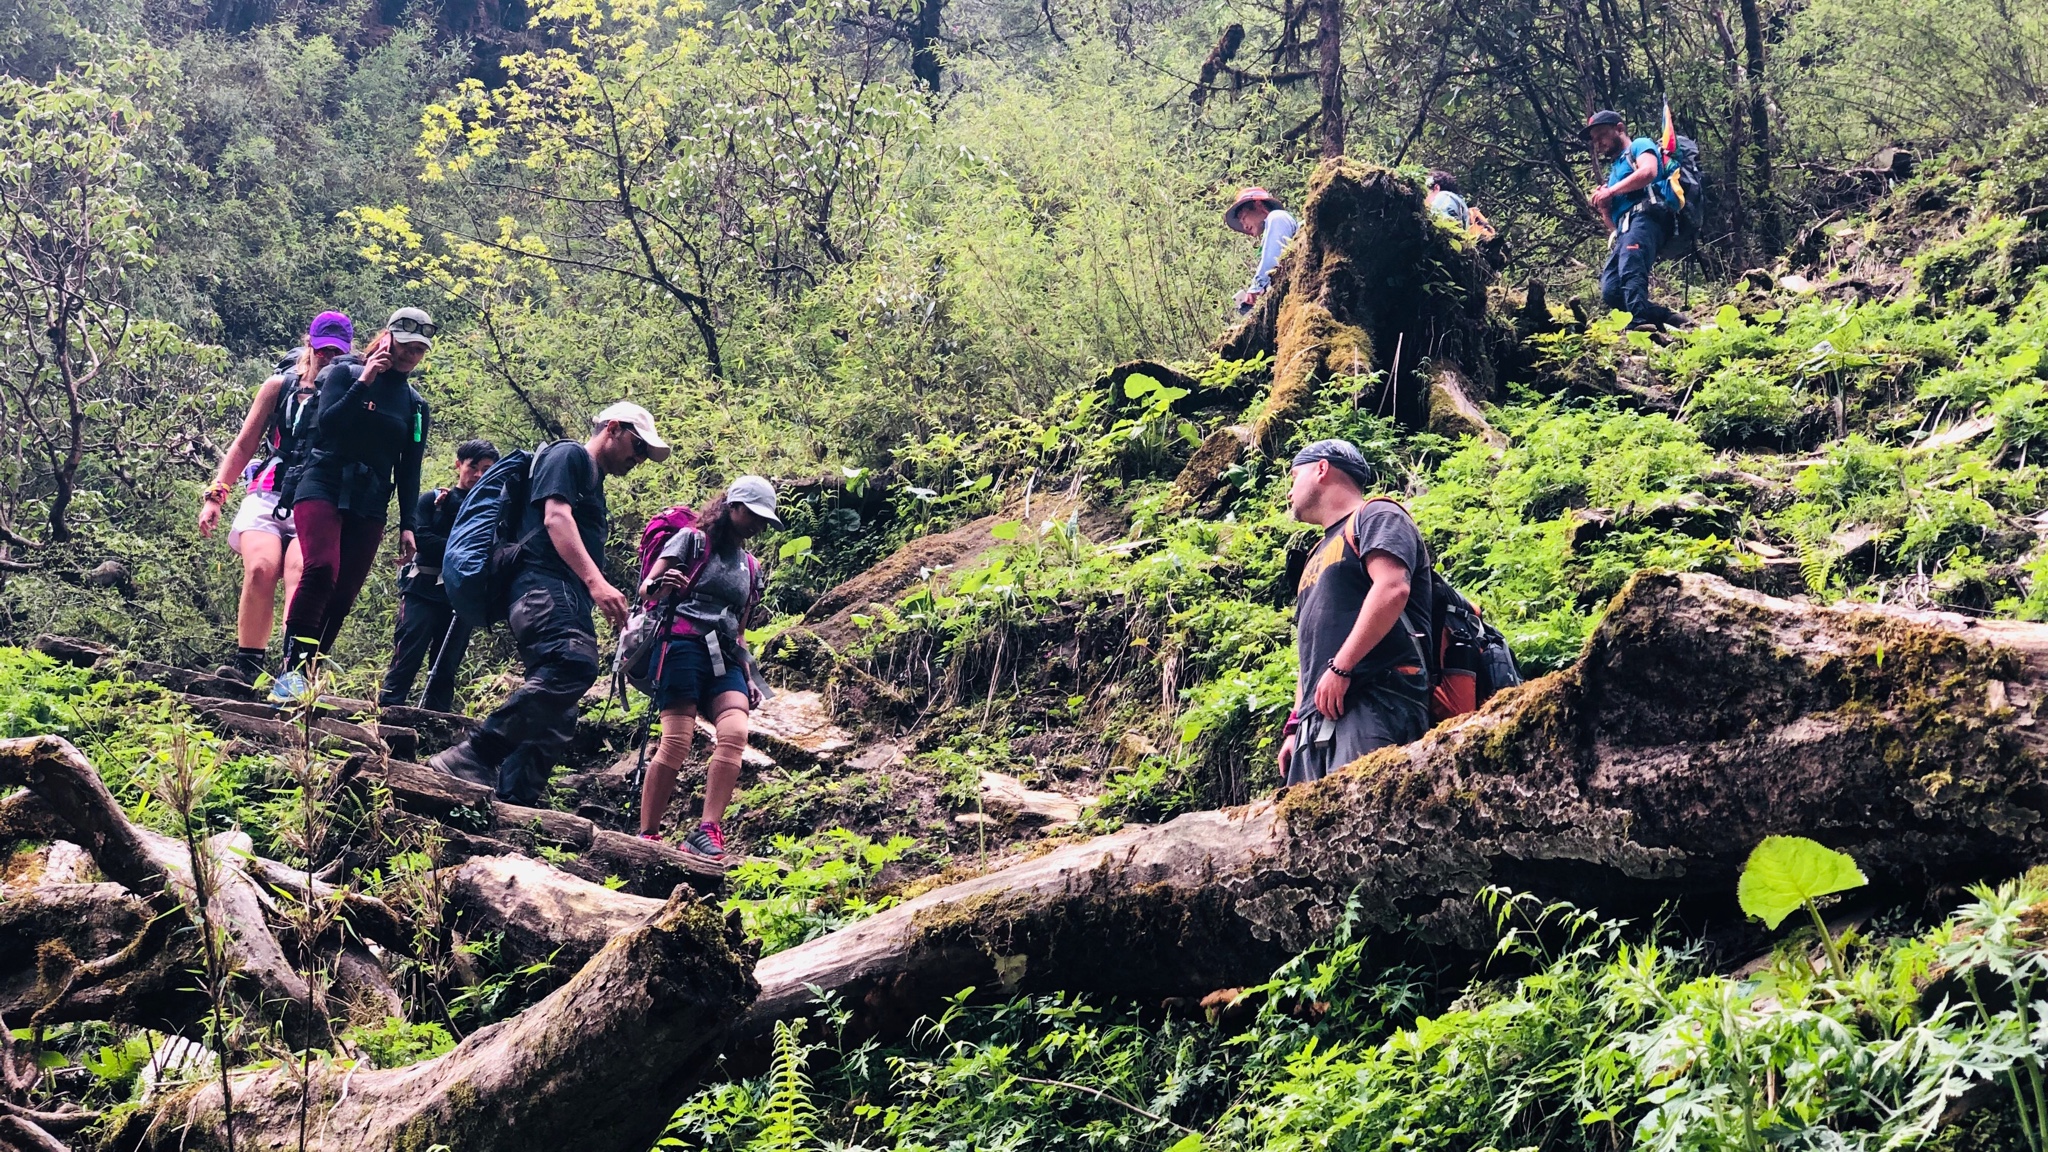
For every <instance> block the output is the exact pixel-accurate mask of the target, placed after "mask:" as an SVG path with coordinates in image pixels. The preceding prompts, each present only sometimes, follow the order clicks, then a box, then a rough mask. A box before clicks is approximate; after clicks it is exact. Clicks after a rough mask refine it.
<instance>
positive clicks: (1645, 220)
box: [1600, 206, 1686, 324]
mask: <svg viewBox="0 0 2048 1152" xmlns="http://www.w3.org/2000/svg"><path fill="white" fill-rule="evenodd" d="M1670 240H1671V228H1670V226H1669V225H1668V224H1666V223H1665V222H1664V213H1662V212H1659V211H1656V210H1655V209H1653V208H1650V207H1648V206H1641V207H1638V208H1636V209H1635V210H1633V211H1632V212H1630V213H1629V218H1628V227H1626V228H1624V229H1622V231H1621V233H1620V234H1619V235H1617V236H1615V238H1614V242H1613V244H1612V246H1611V247H1609V248H1608V250H1607V263H1606V264H1605V265H1603V266H1602V267H1601V269H1600V299H1601V300H1602V301H1604V302H1605V303H1606V305H1607V306H1608V307H1609V308H1613V309H1615V310H1617V311H1620V312H1626V313H1628V314H1629V315H1631V316H1633V317H1635V322H1636V323H1638V324H1683V323H1685V319H1686V318H1685V313H1683V312H1679V311H1676V310H1674V309H1670V308H1666V307H1665V306H1664V305H1662V304H1659V303H1657V302H1656V301H1654V300H1652V299H1650V269H1652V268H1653V267H1655V266H1656V263H1657V251H1658V249H1660V248H1662V247H1664V245H1666V244H1667V243H1669V242H1670Z"/></svg>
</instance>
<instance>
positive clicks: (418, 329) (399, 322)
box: [390, 316, 441, 337]
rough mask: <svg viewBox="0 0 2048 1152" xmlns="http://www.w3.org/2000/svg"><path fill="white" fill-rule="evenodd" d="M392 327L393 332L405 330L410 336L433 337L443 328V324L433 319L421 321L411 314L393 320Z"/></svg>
mask: <svg viewBox="0 0 2048 1152" xmlns="http://www.w3.org/2000/svg"><path fill="white" fill-rule="evenodd" d="M390 327H391V330H392V331H393V332H403V333H405V334H406V335H408V336H428V337H431V336H433V334H434V333H436V332H439V331H440V330H441V326H440V325H439V324H436V323H434V322H433V321H431V320H429V321H425V322H421V321H419V320H415V319H413V318H412V317H410V316H400V317H399V318H397V319H396V320H393V321H392V322H391V325H390Z"/></svg>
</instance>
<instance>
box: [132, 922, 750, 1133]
mask: <svg viewBox="0 0 2048 1152" xmlns="http://www.w3.org/2000/svg"><path fill="white" fill-rule="evenodd" d="M752 966H753V954H752V953H751V952H750V951H748V950H747V946H746V945H745V943H744V941H743V937H742V933H741V931H740V928H739V922H738V917H737V916H731V917H726V916H721V915H720V914H719V912H718V911H717V909H716V908H714V907H711V906H709V905H705V904H699V903H696V902H695V900H694V898H693V897H691V896H690V895H689V894H688V893H678V894H677V895H675V896H672V897H671V898H670V899H669V901H668V903H667V904H666V905H665V906H664V907H663V908H662V909H661V914H660V915H659V916H658V917H657V918H656V919H655V921H654V922H653V923H652V924H648V925H646V926H644V927H641V928H636V929H634V930H633V931H631V932H628V933H627V934H625V935H623V936H620V937H618V938H616V939H614V940H613V941H612V942H611V943H609V944H607V945H606V946H605V947H604V949H603V950H602V951H601V952H599V953H598V955H597V957H596V958H595V959H593V960H592V961H591V962H590V963H589V964H588V965H586V966H585V967H584V969H583V971H581V972H580V973H578V974H577V975H576V978H575V979H573V980H571V981H570V982H569V983H568V984H566V985H564V986H563V987H561V988H560V989H557V990H556V991H555V992H554V993H553V994H551V995H549V996H548V997H547V998H546V999H544V1000H542V1001H541V1002H540V1003H539V1004H536V1005H534V1006H533V1007H531V1008H529V1009H527V1010H526V1011H525V1012H522V1013H520V1014H519V1015H518V1016H516V1017H514V1018H512V1019H511V1020H507V1021H505V1022H503V1023H501V1024H494V1025H492V1026H491V1027H488V1028H485V1029H483V1030H481V1031H479V1032H476V1033H474V1034H473V1035H471V1036H470V1037H469V1038H468V1039H466V1040H464V1041H463V1042H462V1043H461V1044H460V1045H458V1046H456V1048H455V1049H454V1050H453V1051H451V1052H449V1053H447V1054H445V1055H443V1056H440V1057H437V1058H435V1059H433V1060H428V1061H425V1062H423V1063H419V1064H415V1065H412V1066H410V1067H406V1068H395V1069H390V1070H386V1071H362V1070H355V1069H349V1068H343V1067H339V1066H333V1065H329V1066H325V1067H322V1068H319V1069H316V1070H315V1071H314V1073H313V1076H312V1083H311V1088H310V1119H309V1123H308V1125H307V1129H308V1131H307V1136H306V1139H305V1142H304V1143H303V1144H302V1143H301V1142H300V1138H299V1103H300V1098H301V1093H300V1085H299V1080H298V1076H297V1070H296V1069H293V1068H269V1069H261V1070H255V1071H248V1072H241V1073H236V1074H234V1075H233V1077H232V1084H233V1096H234V1101H235V1119H234V1131H235V1141H236V1144H237V1146H239V1147H244V1148H304V1149H307V1150H309V1152H357V1150H366V1149H375V1150H393V1152H395V1150H398V1149H416V1148H426V1147H429V1146H435V1145H439V1146H445V1147H449V1148H457V1149H471V1148H490V1149H494V1150H496V1152H527V1150H533V1152H557V1150H558V1149H563V1148H575V1149H577V1150H578V1152H643V1150H644V1149H646V1148H647V1147H649V1146H650V1145H652V1144H653V1143H654V1141H655V1139H656V1138H657V1137H659V1136H660V1134H661V1130H662V1126H663V1125H664V1124H665V1123H666V1122H667V1120H668V1118H669V1116H670V1115H671V1114H672V1113H673V1112H674V1111H675V1109H676V1107H677V1105H679V1104H680V1103H681V1102H682V1100H683V1098H684V1096H685V1095H686V1094H687V1093H688V1091H689V1090H690V1088H691V1086H692V1085H693V1084H694V1083H695V1082H696V1080H697V1079H698V1077H699V1076H700V1075H701V1073H702V1071H703V1070H704V1068H705V1067H706V1066H707V1065H708V1064H709V1063H710V1061H711V1060H712V1059H713V1058H714V1057H715V1056H716V1054H717V1052H718V1048H719V1042H720V1040H721V1039H722V1038H723V1035H724V1033H725V1030H726V1028H727V1027H728V1026H729V1025H730V1023H731V1022H732V1021H733V1020H734V1019H736V1018H737V1017H738V1015H739V1013H740V1011H741V1010H742V1009H743V1008H745V1006H746V1005H747V1003H748V1002H749V1001H750V1000H752V999H753V996H754V992H755V989H756V985H755V984H754V981H753V978H752V977H751V976H750V975H749V974H748V972H749V969H750V968H751V967H752ZM106 1146H107V1147H110V1148H117V1149H124V1150H132V1152H170V1150H171V1149H192V1150H195V1152H198V1150H209V1149H224V1148H225V1147H227V1143H226V1140H225V1132H224V1130H223V1126H222V1107H221V1085H220V1083H219V1082H218V1081H217V1080H215V1081H211V1082H208V1083H204V1084H195V1085H191V1086H188V1087H185V1088H181V1089H178V1090H175V1091H172V1092H167V1093H165V1094H164V1095H163V1096H161V1097H160V1098H158V1099H157V1100H156V1101H155V1102H154V1103H153V1104H152V1105H151V1106H150V1107H149V1108H148V1109H147V1110H146V1111H144V1112H138V1113H135V1114H133V1115H132V1116H130V1117H127V1118H125V1120H124V1123H123V1126H122V1127H121V1128H120V1129H119V1130H117V1131H115V1132H114V1133H112V1134H111V1135H110V1136H109V1138H108V1139H107V1141H106Z"/></svg>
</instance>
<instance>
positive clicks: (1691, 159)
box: [1650, 136, 1706, 256]
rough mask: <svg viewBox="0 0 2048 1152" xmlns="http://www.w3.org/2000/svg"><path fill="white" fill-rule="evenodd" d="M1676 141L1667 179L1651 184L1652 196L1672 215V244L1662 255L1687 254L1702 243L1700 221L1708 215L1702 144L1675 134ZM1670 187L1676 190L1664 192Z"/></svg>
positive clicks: (1667, 246)
mask: <svg viewBox="0 0 2048 1152" xmlns="http://www.w3.org/2000/svg"><path fill="white" fill-rule="evenodd" d="M1672 142H1673V147H1672V155H1671V159H1670V160H1669V161H1666V162H1665V165H1664V173H1663V178H1662V179H1660V180H1658V181H1656V182H1655V183H1652V184H1651V185H1650V199H1651V200H1652V201H1654V202H1655V203H1656V204H1657V206H1658V207H1659V208H1661V209H1663V210H1664V211H1665V212H1668V213H1670V214H1671V243H1669V244H1667V245H1666V246H1665V248H1664V251H1663V252H1662V253H1659V255H1671V256H1684V255H1686V254H1687V253H1689V252H1691V251H1692V250H1693V248H1694V247H1696V246H1697V245H1698V244H1699V240H1700V223H1701V221H1702V220H1704V219H1705V217H1706V204H1705V199H1704V196H1703V193H1704V191H1705V188H1704V185H1703V184H1702V182H1701V179H1700V146H1699V144H1698V143H1697V142H1695V141H1694V140H1693V138H1692V137H1690V136H1674V137H1672ZM1666 187H1669V188H1671V189H1672V192H1671V193H1666V192H1665V191H1663V189H1664V188H1666ZM1674 199H1675V200H1676V201H1677V202H1676V203H1673V200H1674Z"/></svg>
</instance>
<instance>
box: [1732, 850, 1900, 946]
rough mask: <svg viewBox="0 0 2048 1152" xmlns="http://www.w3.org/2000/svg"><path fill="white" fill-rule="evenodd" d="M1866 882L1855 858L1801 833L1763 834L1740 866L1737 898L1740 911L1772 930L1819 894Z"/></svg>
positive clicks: (1861, 884) (1841, 890)
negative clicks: (1759, 841) (1798, 834)
mask: <svg viewBox="0 0 2048 1152" xmlns="http://www.w3.org/2000/svg"><path fill="white" fill-rule="evenodd" d="M1869 882H1870V881H1869V880H1868V879H1867V878H1865V877H1864V875H1863V870H1862V869H1860V868H1858V867H1856V861H1855V860H1853V859H1851V858H1850V857H1849V856H1848V855H1847V854H1846V853H1842V852H1837V851H1835V850H1834V849H1832V848H1828V847H1826V846H1825V845H1822V844H1818V843H1815V842H1814V841H1812V840H1809V839H1807V838H1806V837H1804V836H1766V837H1764V839H1763V841H1762V842H1761V843H1759V844H1758V845H1757V846H1756V848H1755V850H1753V851H1752V852H1750V854H1749V859H1748V861H1746V862H1745V863H1744V864H1743V866H1742V880H1741V883H1740V884H1739V885H1738V887H1737V889H1736V897H1737V899H1738V900H1739V901H1740V902H1741V904H1742V910H1743V911H1744V912H1745V913H1748V914H1749V915H1751V916H1754V917H1756V918H1757V919H1759V920H1762V921H1763V922H1764V927H1766V928H1776V927H1777V926H1778V925H1779V924H1780V923H1782V922H1783V921H1784V919H1785V917H1787V916H1789V915H1791V914H1792V913H1794V912H1796V911H1798V910H1799V909H1801V908H1809V909H1810V908H1812V907H1813V902H1814V901H1815V900H1818V899H1819V898H1821V897H1822V896H1830V895H1833V894H1834V893H1836V892H1846V891H1848V890H1850V889H1852V888H1861V887H1863V886H1864V885H1865V884H1868V883H1869Z"/></svg>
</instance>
